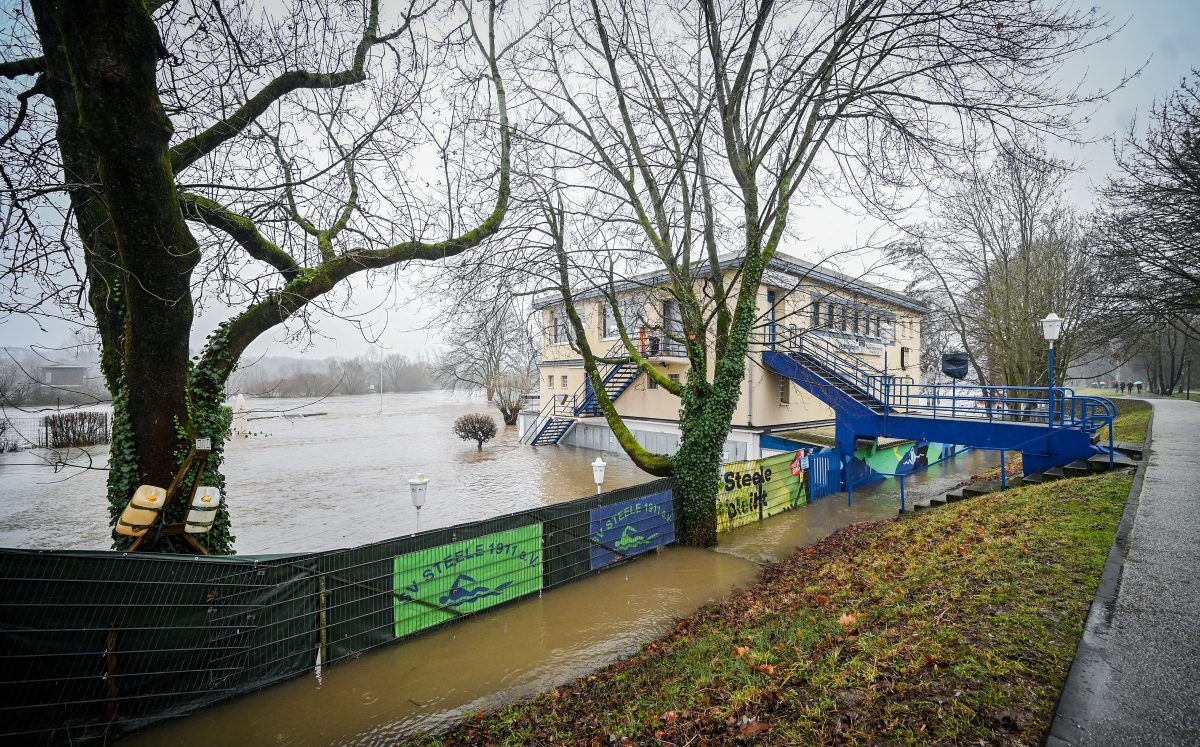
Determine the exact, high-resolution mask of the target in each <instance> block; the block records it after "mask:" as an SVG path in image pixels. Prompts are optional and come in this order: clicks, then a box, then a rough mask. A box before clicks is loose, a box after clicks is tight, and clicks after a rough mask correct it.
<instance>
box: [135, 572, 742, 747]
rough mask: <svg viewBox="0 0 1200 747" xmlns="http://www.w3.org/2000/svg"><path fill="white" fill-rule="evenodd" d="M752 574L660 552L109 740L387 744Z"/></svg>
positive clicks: (596, 660) (622, 652) (589, 654)
mask: <svg viewBox="0 0 1200 747" xmlns="http://www.w3.org/2000/svg"><path fill="white" fill-rule="evenodd" d="M758 570H759V568H758V566H757V565H755V564H753V563H751V562H749V561H747V560H743V559H742V558H737V557H734V556H732V555H725V554H722V553H714V552H709V551H706V550H697V549H693V548H667V549H665V550H663V551H662V552H661V553H650V554H648V555H647V556H645V557H643V558H640V559H638V560H636V561H633V562H631V563H629V564H627V565H624V566H621V567H620V568H617V569H614V570H612V571H609V572H607V573H601V574H598V575H595V576H591V577H589V578H587V579H584V580H582V581H579V582H576V583H573V584H567V585H565V586H562V587H559V588H556V589H551V590H549V591H547V592H545V593H544V594H543V595H542V596H541V597H533V598H530V599H525V600H521V601H518V602H514V603H513V604H510V605H507V606H505V607H502V608H500V609H497V610H492V611H489V612H486V613H483V614H480V615H476V616H473V617H471V618H469V619H467V620H464V621H462V622H461V623H457V624H455V625H451V626H449V627H446V628H441V629H440V630H437V631H434V632H432V633H428V634H426V635H422V636H419V637H417V638H415V639H412V640H409V641H406V642H403V643H400V644H397V645H392V646H385V647H383V648H380V649H378V650H376V651H374V652H371V653H368V654H365V655H364V656H362V657H360V658H358V659H353V660H351V661H347V662H344V663H341V664H337V665H335V666H331V667H328V668H326V669H325V671H323V672H322V673H321V674H320V676H317V675H315V674H313V675H307V676H304V677H300V678H297V679H293V680H290V681H288V682H285V683H283V684H280V685H276V686H275V687H271V688H268V689H266V690H262V691H260V692H257V693H252V694H250V695H246V696H243V697H241V698H238V699H236V700H232V701H230V702H228V703H225V704H222V705H218V706H215V707H212V708H208V709H205V710H203V711H201V712H199V713H197V714H195V715H192V716H187V717H184V718H180V719H175V720H172V721H168V722H164V723H160V724H157V725H155V726H152V727H150V728H149V729H146V730H144V731H141V732H137V733H134V734H131V735H130V736H128V737H126V738H125V739H122V740H120V744H121V745H123V747H124V746H128V747H133V746H135V745H147V746H148V747H149V746H150V745H163V744H180V745H183V744H197V745H199V744H205V745H221V744H246V745H256V744H275V745H340V744H354V745H383V744H388V745H391V744H395V743H396V741H397V740H399V739H403V738H405V737H408V736H412V735H413V734H415V733H419V732H426V731H430V730H437V729H439V728H444V727H446V726H449V725H450V724H452V723H453V722H454V721H456V720H457V719H459V718H461V717H462V716H464V715H465V714H470V713H474V712H475V711H478V710H487V709H489V708H494V707H496V706H498V705H500V704H502V703H505V702H508V701H511V700H513V699H516V698H519V697H521V696H523V695H529V694H532V693H535V692H538V691H540V690H543V689H546V688H549V687H552V686H554V685H556V684H559V683H562V682H566V681H568V680H571V679H574V678H576V677H580V676H582V675H584V674H586V673H587V672H590V671H592V670H594V669H596V668H598V667H600V666H603V665H604V664H605V663H608V662H610V661H614V660H616V659H618V658H620V657H622V656H626V655H629V654H631V653H633V652H635V651H636V650H637V649H638V648H639V647H640V646H641V644H643V643H644V642H646V641H649V640H651V639H653V638H655V637H657V636H658V635H660V634H662V633H663V632H665V631H666V630H667V629H669V628H670V627H671V625H673V624H674V621H675V620H677V619H678V618H680V617H682V616H683V615H686V614H687V613H689V612H691V611H692V610H695V609H697V608H699V607H701V606H703V605H704V604H707V603H709V602H716V601H720V600H721V599H723V598H725V597H726V596H727V595H728V593H729V592H730V591H731V590H732V589H733V588H734V587H737V586H741V585H745V584H747V583H749V582H750V581H752V580H753V579H754V577H755V575H756V574H757V571H758Z"/></svg>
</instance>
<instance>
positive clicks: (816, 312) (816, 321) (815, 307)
mask: <svg viewBox="0 0 1200 747" xmlns="http://www.w3.org/2000/svg"><path fill="white" fill-rule="evenodd" d="M812 328H813V329H820V328H821V304H819V303H817V302H816V301H814V302H813V304H812Z"/></svg>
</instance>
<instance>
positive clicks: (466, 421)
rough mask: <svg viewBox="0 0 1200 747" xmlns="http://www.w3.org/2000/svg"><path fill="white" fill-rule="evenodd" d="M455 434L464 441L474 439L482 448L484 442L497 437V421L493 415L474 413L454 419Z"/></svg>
mask: <svg viewBox="0 0 1200 747" xmlns="http://www.w3.org/2000/svg"><path fill="white" fill-rule="evenodd" d="M454 434H455V435H456V436H458V437H459V438H461V439H462V440H464V441H474V442H476V443H477V444H478V448H479V449H480V450H482V449H483V442H484V441H490V440H491V439H493V438H495V437H496V421H495V420H494V419H493V418H492V416H491V415H484V414H483V413H472V414H470V415H463V416H462V417H461V418H459V419H458V420H455V421H454Z"/></svg>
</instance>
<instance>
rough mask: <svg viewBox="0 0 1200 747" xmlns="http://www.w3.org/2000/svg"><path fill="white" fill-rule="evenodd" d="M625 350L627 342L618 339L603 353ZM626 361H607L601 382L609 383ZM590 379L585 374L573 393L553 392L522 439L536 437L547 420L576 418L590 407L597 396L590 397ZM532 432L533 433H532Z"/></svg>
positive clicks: (610, 353) (617, 352)
mask: <svg viewBox="0 0 1200 747" xmlns="http://www.w3.org/2000/svg"><path fill="white" fill-rule="evenodd" d="M622 352H625V343H624V342H623V341H620V340H618V341H617V342H616V344H614V345H613V346H612V347H611V348H609V350H608V352H607V353H605V354H604V355H603V357H604V358H614V357H616V355H617V354H619V353H622ZM625 365H626V363H625V362H622V363H605V364H604V367H603V368H601V369H600V371H601V374H600V381H601V384H603V385H607V384H608V382H609V380H610V379H612V377H613V376H615V375H616V373H617V371H618V370H619V369H620V368H621V367H623V366H625ZM587 387H588V379H587V376H584V379H583V383H582V384H580V385H579V386H578V387H577V388H576V389H575V391H574V392H573V393H571V394H551V395H550V401H549V402H547V403H546V404H545V405H543V406H542V409H541V410H539V411H538V416H537V417H536V418H535V419H534V421H533V425H532V426H531V427H530V428H529V430H528V431H526V434H525V436H524V437H523V438H522V439H521V440H522V442H527V441H530V440H533V439H536V438H537V436H538V435H539V434H540V433H541V432H542V431H543V430H544V429H545V427H546V421H547V420H549V419H550V418H554V417H564V418H574V417H579V416H580V414H581V413H583V411H584V410H585V409H586V408H587V407H588V405H589V404H590V401H592V400H594V399H595V397H589V396H588V394H587V392H588V389H587ZM530 434H532V435H530Z"/></svg>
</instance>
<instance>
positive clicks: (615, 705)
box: [428, 473, 1131, 745]
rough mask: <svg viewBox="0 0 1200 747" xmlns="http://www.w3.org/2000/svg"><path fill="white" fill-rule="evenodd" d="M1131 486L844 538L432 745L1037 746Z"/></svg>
mask: <svg viewBox="0 0 1200 747" xmlns="http://www.w3.org/2000/svg"><path fill="white" fill-rule="evenodd" d="M1130 481H1131V478H1130V477H1129V476H1128V475H1126V474H1116V473H1113V474H1107V475H1103V476H1096V477H1089V478H1083V479H1076V480H1064V481H1059V482H1053V483H1048V484H1045V485H1040V486H1030V487H1022V488H1019V489H1015V490H1011V491H1008V492H1006V493H1003V494H993V495H989V496H984V497H981V498H975V499H971V500H969V501H965V502H962V503H956V504H950V505H949V506H946V507H944V508H939V509H936V510H933V511H928V512H924V513H922V514H918V515H915V516H912V517H910V518H905V519H894V520H888V521H882V522H876V523H872V524H861V525H857V526H853V527H850V528H848V529H845V530H842V531H840V532H837V533H835V534H834V535H832V536H830V537H827V538H826V539H824V540H822V541H821V542H820V543H818V544H817V545H815V546H813V547H810V548H806V549H804V550H800V551H797V552H796V554H795V555H793V556H792V557H791V558H790V559H788V560H787V561H784V562H783V563H780V564H778V565H776V566H772V567H771V568H769V569H768V570H766V571H765V572H764V574H763V576H762V578H761V580H760V581H759V582H758V583H757V584H756V585H755V586H753V587H752V588H750V589H747V590H743V591H740V592H737V593H736V594H735V595H734V596H733V597H732V598H731V599H730V600H729V601H728V602H726V603H725V604H723V605H720V606H713V607H710V608H707V609H704V610H701V611H700V612H698V613H696V614H695V615H694V616H692V617H691V618H689V619H687V620H684V621H682V622H680V623H679V624H678V626H677V627H676V629H675V630H674V631H673V632H672V633H670V634H669V635H667V636H665V637H664V638H662V639H660V640H658V641H655V642H653V643H651V644H649V645H647V646H645V647H644V648H643V649H642V651H641V652H640V653H639V654H637V655H635V656H633V657H632V658H630V659H627V660H624V661H621V662H618V663H616V664H614V665H612V666H610V667H608V668H606V669H604V670H602V671H600V672H598V673H596V674H594V675H590V676H588V677H586V678H583V679H581V680H578V681H576V682H573V683H570V684H568V685H564V686H562V687H560V688H558V689H556V690H553V691H552V692H547V693H543V694H541V695H539V696H537V697H535V698H533V699H531V700H529V701H526V702H523V703H520V704H517V705H515V706H512V707H509V708H505V709H503V710H500V711H498V712H495V713H491V714H483V713H480V714H476V716H475V717H474V718H471V719H468V720H467V721H466V722H465V723H463V724H461V725H460V726H459V727H458V728H457V729H455V730H454V731H452V732H451V733H449V734H446V735H443V736H441V737H438V738H433V739H431V740H429V742H428V743H429V744H431V745H457V744H479V745H483V744H521V745H525V744H528V745H550V744H561V745H576V744H584V745H588V744H597V745H609V744H675V745H683V744H692V745H700V744H735V743H736V744H741V743H745V742H747V741H752V742H755V743H761V744H779V745H785V744H786V745H795V744H806V745H807V744H851V745H854V744H913V745H917V744H921V745H924V744H980V743H983V744H1005V745H1013V744H1017V745H1022V744H1028V745H1034V744H1037V745H1040V744H1041V743H1042V741H1043V739H1044V737H1045V733H1046V730H1047V728H1048V726H1049V722H1050V719H1051V716H1052V713H1053V709H1054V705H1055V702H1056V700H1057V698H1058V693H1059V691H1060V689H1061V687H1062V683H1063V681H1064V679H1065V677H1066V674H1067V670H1068V668H1069V667H1070V664H1071V660H1072V659H1073V657H1074V655H1075V646H1076V641H1077V640H1078V638H1079V636H1080V634H1081V631H1082V629H1083V623H1084V619H1085V617H1086V615H1087V611H1088V607H1089V605H1090V603H1091V600H1092V596H1093V593H1094V591H1095V588H1096V584H1097V582H1098V579H1099V576H1100V571H1101V569H1102V568H1103V565H1104V560H1105V557H1106V555H1107V553H1108V550H1109V547H1110V545H1111V544H1112V541H1113V535H1114V533H1115V531H1116V526H1117V523H1118V521H1119V519H1120V516H1121V510H1122V508H1123V506H1124V502H1125V498H1126V496H1127V494H1128V491H1129V487H1130ZM626 740H628V741H626Z"/></svg>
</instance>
